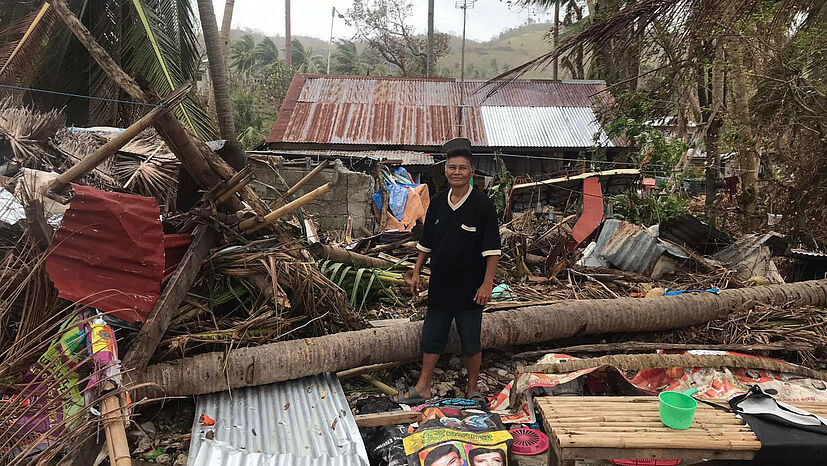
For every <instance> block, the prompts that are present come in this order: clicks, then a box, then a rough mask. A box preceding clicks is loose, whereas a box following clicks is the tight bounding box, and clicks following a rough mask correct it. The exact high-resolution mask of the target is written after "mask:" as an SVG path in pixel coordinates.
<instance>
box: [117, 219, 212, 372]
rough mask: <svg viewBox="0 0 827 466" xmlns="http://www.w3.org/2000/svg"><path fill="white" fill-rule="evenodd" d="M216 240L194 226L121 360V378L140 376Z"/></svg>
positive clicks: (209, 229) (205, 227)
mask: <svg viewBox="0 0 827 466" xmlns="http://www.w3.org/2000/svg"><path fill="white" fill-rule="evenodd" d="M217 239H218V233H217V232H216V231H215V230H213V229H212V228H209V227H207V226H205V225H200V226H198V227H197V228H196V230H195V235H194V238H193V240H192V243H190V246H189V249H187V252H186V253H185V254H184V258H183V259H181V263H180V264H178V268H177V269H176V270H175V274H174V275H173V276H172V278H170V280H169V283H167V286H166V288H164V292H163V294H162V295H161V298H160V299H159V300H158V302H157V303H155V307H154V308H153V309H152V312H151V313H150V314H149V317H148V318H147V320H146V322H144V325H143V326H142V327H141V330H140V331H139V332H138V336H137V337H136V338H135V340H134V341H135V343H134V344H133V346H132V348H131V349H130V351H129V353H127V355H126V357H124V359H123V367H124V368H125V371H124V376H125V377H128V378H130V379H132V380H136V379H137V378H139V377H140V374H141V372H142V371H143V370H144V368H145V367H146V365H147V363H148V362H149V359H150V358H151V357H152V355H153V354H154V353H155V350H156V349H157V348H158V344H159V343H160V342H161V338H162V337H163V336H164V333H166V331H167V327H169V323H170V322H171V321H172V317H173V316H174V315H175V312H176V311H177V310H178V308H179V307H180V306H181V303H182V302H183V301H184V298H185V297H186V295H187V292H188V291H189V289H190V287H191V286H192V283H193V282H194V281H195V277H196V276H197V275H198V271H199V270H201V264H203V263H204V259H206V258H207V254H209V252H210V249H212V247H213V245H215V242H216V241H217Z"/></svg>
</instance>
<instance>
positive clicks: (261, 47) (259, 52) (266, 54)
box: [253, 37, 279, 66]
mask: <svg viewBox="0 0 827 466" xmlns="http://www.w3.org/2000/svg"><path fill="white" fill-rule="evenodd" d="M253 55H254V56H255V62H256V66H267V65H269V64H271V63H275V62H276V60H278V59H279V48H278V47H277V46H276V43H275V42H273V39H271V38H269V37H265V38H264V39H262V40H261V42H259V43H258V44H256V47H255V49H254V51H253Z"/></svg>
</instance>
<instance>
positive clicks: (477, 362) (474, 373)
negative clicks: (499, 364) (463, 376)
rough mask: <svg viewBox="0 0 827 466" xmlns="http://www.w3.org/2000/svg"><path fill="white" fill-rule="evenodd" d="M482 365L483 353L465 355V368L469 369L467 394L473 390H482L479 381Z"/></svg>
mask: <svg viewBox="0 0 827 466" xmlns="http://www.w3.org/2000/svg"><path fill="white" fill-rule="evenodd" d="M481 365H482V353H481V352H480V353H477V354H475V355H473V356H466V357H465V368H466V369H468V387H467V390H466V391H465V393H466V395H467V394H468V393H471V392H478V391H480V390H479V388H478V387H477V382H478V381H479V379H480V366H481Z"/></svg>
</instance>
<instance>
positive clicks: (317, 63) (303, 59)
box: [291, 39, 325, 73]
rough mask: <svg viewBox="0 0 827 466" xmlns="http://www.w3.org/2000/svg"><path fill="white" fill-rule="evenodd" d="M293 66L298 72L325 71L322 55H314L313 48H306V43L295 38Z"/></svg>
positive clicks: (293, 43)
mask: <svg viewBox="0 0 827 466" xmlns="http://www.w3.org/2000/svg"><path fill="white" fill-rule="evenodd" d="M291 45H292V46H293V57H292V58H293V68H295V70H296V72H298V73H324V71H325V62H324V58H322V56H321V55H314V54H313V49H305V48H304V44H302V43H301V42H299V41H298V39H293V40H292V42H291Z"/></svg>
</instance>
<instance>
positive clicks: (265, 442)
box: [189, 373, 368, 466]
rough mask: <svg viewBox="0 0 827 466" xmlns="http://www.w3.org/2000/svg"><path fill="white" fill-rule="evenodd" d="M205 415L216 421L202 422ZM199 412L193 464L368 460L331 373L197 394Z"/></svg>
mask: <svg viewBox="0 0 827 466" xmlns="http://www.w3.org/2000/svg"><path fill="white" fill-rule="evenodd" d="M201 414H206V415H208V416H209V417H211V418H212V419H214V420H215V425H214V426H211V427H207V426H203V425H201V424H200V423H199V420H198V417H199V416H200V415H201ZM195 417H196V419H195V421H194V423H193V428H192V443H191V445H190V451H189V458H190V464H191V465H197V466H207V465H210V466H212V465H226V466H230V465H238V466H241V465H244V466H248V465H262V466H263V465H271V464H272V465H275V464H278V465H288V464H289V465H293V464H331V465H334V464H335V465H350V464H353V465H367V464H368V459H367V452H366V451H365V446H364V443H362V437H361V436H360V434H359V428H358V427H356V421H355V420H354V418H353V413H351V411H350V407H349V406H348V403H347V398H346V397H345V394H344V391H343V390H342V386H341V385H340V384H339V380H338V379H337V378H336V376H335V374H332V373H328V374H324V375H316V376H312V377H305V378H302V379H298V380H291V381H287V382H281V383H276V384H270V385H263V386H258V387H247V388H242V389H236V390H233V391H232V394H230V393H228V392H221V393H212V394H209V395H203V396H199V397H198V402H197V406H196V411H195ZM210 431H212V432H213V434H210V435H211V436H212V439H208V438H207V435H208V432H210Z"/></svg>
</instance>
